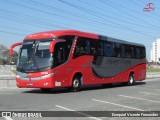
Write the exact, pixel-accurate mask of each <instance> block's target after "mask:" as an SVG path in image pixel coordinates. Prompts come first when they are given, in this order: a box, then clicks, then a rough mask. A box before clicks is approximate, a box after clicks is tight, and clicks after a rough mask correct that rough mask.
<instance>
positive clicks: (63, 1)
mask: <svg viewBox="0 0 160 120" xmlns="http://www.w3.org/2000/svg"><path fill="white" fill-rule="evenodd" d="M148 3H152V4H151V7H152V8H154V9H153V10H151V11H150V12H145V11H143V10H144V8H145V7H146V5H147V4H148ZM62 29H74V30H80V31H85V32H91V33H96V34H100V35H105V36H109V37H113V38H117V39H122V40H126V41H130V42H136V43H141V44H144V45H145V46H146V53H147V59H148V60H149V59H150V50H151V46H152V43H153V42H155V41H156V39H157V38H159V37H160V0H0V44H3V45H5V46H7V47H9V46H10V45H11V44H13V43H15V42H20V41H22V40H23V39H24V38H25V36H27V35H29V34H33V33H37V32H43V31H50V30H62Z"/></svg>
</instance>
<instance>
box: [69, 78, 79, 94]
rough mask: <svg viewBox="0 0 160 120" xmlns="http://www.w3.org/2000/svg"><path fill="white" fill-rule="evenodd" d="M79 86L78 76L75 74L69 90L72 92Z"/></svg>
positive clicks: (76, 90) (77, 89)
mask: <svg viewBox="0 0 160 120" xmlns="http://www.w3.org/2000/svg"><path fill="white" fill-rule="evenodd" d="M80 87H81V81H80V77H79V76H75V77H74V78H73V81H72V87H71V88H70V91H72V92H78V91H79V90H80Z"/></svg>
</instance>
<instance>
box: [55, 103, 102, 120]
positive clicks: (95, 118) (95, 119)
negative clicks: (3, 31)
mask: <svg viewBox="0 0 160 120" xmlns="http://www.w3.org/2000/svg"><path fill="white" fill-rule="evenodd" d="M56 107H58V108H61V109H64V110H68V111H74V112H76V113H78V114H80V115H84V116H86V117H88V118H91V119H94V120H102V119H100V118H97V117H92V116H90V115H87V114H84V113H81V112H78V111H75V110H73V109H70V108H66V107H63V106H60V105H56Z"/></svg>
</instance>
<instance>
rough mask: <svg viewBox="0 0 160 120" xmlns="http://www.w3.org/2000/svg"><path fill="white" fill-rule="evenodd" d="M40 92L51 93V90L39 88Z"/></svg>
mask: <svg viewBox="0 0 160 120" xmlns="http://www.w3.org/2000/svg"><path fill="white" fill-rule="evenodd" d="M41 91H43V92H51V88H41Z"/></svg>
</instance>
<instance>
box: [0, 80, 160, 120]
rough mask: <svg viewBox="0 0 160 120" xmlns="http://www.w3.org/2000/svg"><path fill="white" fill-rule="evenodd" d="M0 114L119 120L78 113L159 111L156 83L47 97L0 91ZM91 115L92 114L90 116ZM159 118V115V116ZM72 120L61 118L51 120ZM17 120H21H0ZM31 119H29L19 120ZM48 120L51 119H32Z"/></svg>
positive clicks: (35, 92) (28, 91) (159, 82)
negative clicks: (53, 113) (44, 113)
mask: <svg viewBox="0 0 160 120" xmlns="http://www.w3.org/2000/svg"><path fill="white" fill-rule="evenodd" d="M0 111H62V113H63V112H64V111H72V112H73V113H74V112H75V113H76V114H79V115H83V116H86V117H81V118H76V119H89V120H92V119H94V120H101V119H103V120H105V119H113V120H114V119H119V117H117V116H116V117H115V116H113V117H106V116H100V117H97V116H94V115H93V116H92V115H89V114H87V112H86V113H85V112H82V111H124V113H125V111H126V112H127V111H142V112H143V111H160V79H159V78H157V79H147V80H145V81H142V82H136V84H135V85H134V86H123V85H121V84H115V85H113V86H111V87H106V88H105V87H103V86H101V85H96V86H87V87H83V88H82V90H81V91H80V92H75V93H74V92H68V89H53V90H52V91H51V92H50V93H44V92H41V91H40V90H39V89H18V88H11V89H0ZM93 113H94V112H93ZM106 113H107V112H106ZM159 117H160V114H159ZM159 117H141V118H140V117H121V119H122V120H127V119H134V120H135V119H137V120H138V119H145V120H146V119H149V120H152V119H153V120H155V119H157V120H158V119H159ZM64 118H65V119H68V120H70V119H75V117H67V118H66V115H65V114H61V117H54V119H64ZM2 119H3V120H5V119H6V120H21V119H22V118H17V117H16V118H2ZM23 119H26V120H28V119H31V120H32V119H33V118H23ZM34 119H37V120H41V119H42V120H46V119H47V120H52V119H53V117H52V118H51V117H47V118H43V117H42V118H34Z"/></svg>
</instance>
